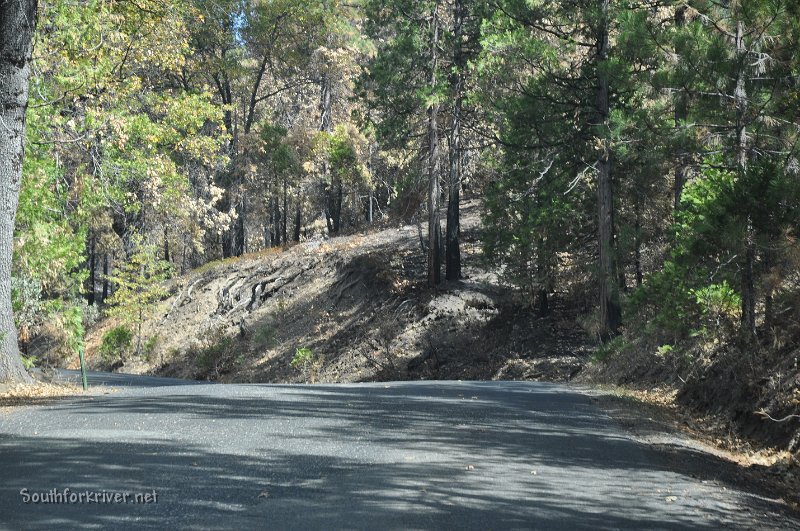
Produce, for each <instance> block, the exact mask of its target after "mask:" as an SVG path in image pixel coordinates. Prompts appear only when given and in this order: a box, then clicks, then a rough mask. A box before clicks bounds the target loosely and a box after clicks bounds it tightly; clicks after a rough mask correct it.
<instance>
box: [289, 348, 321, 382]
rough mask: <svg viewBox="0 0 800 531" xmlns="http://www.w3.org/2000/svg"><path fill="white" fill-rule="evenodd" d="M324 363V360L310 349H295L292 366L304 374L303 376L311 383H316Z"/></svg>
mask: <svg viewBox="0 0 800 531" xmlns="http://www.w3.org/2000/svg"><path fill="white" fill-rule="evenodd" d="M323 362H324V358H323V357H322V356H318V355H316V354H314V351H313V350H311V349H310V348H308V347H301V348H298V349H295V351H294V357H292V361H291V365H292V367H294V368H295V369H298V370H299V371H300V372H302V374H303V376H304V377H305V378H306V379H308V380H309V381H311V383H314V382H316V381H317V376H318V374H319V370H320V369H321V368H322V363H323Z"/></svg>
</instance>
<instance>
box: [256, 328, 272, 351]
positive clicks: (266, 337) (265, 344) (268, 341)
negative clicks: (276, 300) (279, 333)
mask: <svg viewBox="0 0 800 531" xmlns="http://www.w3.org/2000/svg"><path fill="white" fill-rule="evenodd" d="M277 341H278V339H277V337H276V333H275V328H273V327H272V326H271V325H263V326H261V327H259V328H258V330H256V332H255V334H253V346H254V347H255V348H257V349H259V350H262V349H265V348H269V347H271V346H273V345H275V343H276V342H277Z"/></svg>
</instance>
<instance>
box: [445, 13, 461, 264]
mask: <svg viewBox="0 0 800 531" xmlns="http://www.w3.org/2000/svg"><path fill="white" fill-rule="evenodd" d="M463 24H464V6H463V4H462V1H461V0H456V1H455V3H454V4H453V40H454V46H453V65H454V67H455V68H454V72H453V74H452V76H451V81H450V90H451V93H452V95H453V128H452V131H451V133H450V135H451V136H450V176H449V177H450V178H449V180H448V187H447V190H448V197H447V229H446V237H445V241H446V246H445V278H446V279H447V280H458V279H460V278H461V246H460V241H459V237H460V232H461V213H460V211H459V209H460V205H459V203H460V200H461V197H460V192H461V110H462V105H463V94H462V91H463V85H464V73H463V69H464V64H463V62H464V60H463V58H464V54H463V50H462V42H461V41H462V39H461V35H462V30H463Z"/></svg>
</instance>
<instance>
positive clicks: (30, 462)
mask: <svg viewBox="0 0 800 531" xmlns="http://www.w3.org/2000/svg"><path fill="white" fill-rule="evenodd" d="M212 387H213V388H214V390H215V391H216V390H217V389H218V388H222V387H224V386H209V389H210V388H212ZM202 388H203V386H197V387H195V386H192V387H191V388H184V389H177V388H175V389H164V390H162V391H159V392H154V393H152V394H150V395H146V396H140V395H130V396H127V395H126V394H124V393H120V394H118V395H113V396H104V397H100V398H99V399H97V400H94V401H93V402H92V403H91V404H86V403H84V404H82V405H81V407H80V408H76V407H75V404H71V403H68V402H62V403H59V404H58V405H56V406H53V407H51V408H48V409H49V410H50V411H53V410H55V411H58V412H59V413H60V416H59V418H63V419H64V422H67V423H69V422H70V419H72V420H74V421H75V422H76V426H75V427H76V429H80V433H81V435H82V436H85V437H86V438H87V439H88V440H81V439H78V438H77V437H76V438H73V436H70V435H68V433H69V425H68V424H66V425H65V427H64V430H63V434H62V435H60V436H56V435H55V434H54V433H61V432H51V433H50V434H49V435H48V436H46V437H37V436H30V435H5V436H3V438H2V439H0V466H2V469H3V470H4V476H5V478H4V482H3V485H2V487H0V515H2V516H0V522H5V523H7V524H9V525H10V526H11V527H18V526H22V527H25V528H53V527H56V526H60V527H67V528H71V527H77V526H79V525H80V526H91V525H94V526H98V527H113V528H122V527H136V528H164V527H174V528H203V529H215V528H230V527H231V526H234V527H244V528H254V527H255V528H272V527H275V528H281V529H284V528H295V529H332V528H376V527H381V528H389V529H400V528H402V529H419V528H425V529H434V528H436V529H438V528H454V527H457V528H471V529H490V528H492V529H521V528H565V529H618V528H637V529H640V528H647V529H679V528H693V529H696V528H709V529H712V528H713V529H716V528H719V527H721V526H732V527H753V525H754V523H753V522H754V521H753V520H752V517H751V516H750V515H749V514H748V512H758V513H760V514H763V513H767V512H769V513H774V512H775V511H780V509H781V508H780V506H778V504H776V503H774V502H771V501H769V500H766V499H763V498H760V497H758V496H756V495H752V494H746V493H744V492H740V491H736V492H732V493H731V494H730V495H727V494H726V495H725V496H721V495H719V492H720V489H718V488H715V486H714V484H715V482H717V481H719V482H721V483H722V484H723V485H727V483H726V479H725V478H724V476H725V473H724V471H721V469H723V468H725V467H726V466H730V465H731V464H730V463H726V462H723V461H722V460H718V459H716V458H714V457H712V456H708V455H705V454H702V453H700V452H697V451H694V450H691V449H678V450H676V451H675V454H674V455H673V456H672V458H671V459H669V460H668V461H665V460H663V459H661V460H659V459H653V458H652V455H650V454H649V453H648V451H647V450H646V449H645V448H644V447H643V446H642V445H640V444H638V443H637V442H635V441H633V440H631V439H629V438H626V437H625V436H624V435H622V434H620V433H619V432H617V431H615V430H613V429H612V428H611V427H610V426H609V424H608V423H607V422H604V421H603V419H602V417H598V415H597V413H596V410H595V409H594V408H593V407H592V406H591V404H590V402H589V400H588V399H586V398H585V397H583V398H579V399H578V400H577V402H576V401H575V397H574V396H572V397H570V396H569V395H568V394H565V393H563V391H559V390H558V388H556V387H551V386H537V387H533V386H530V385H526V384H522V383H520V384H516V383H508V384H505V386H504V387H503V391H502V393H501V392H498V391H497V388H493V387H491V386H488V385H486V384H480V383H466V382H464V383H458V384H456V383H453V384H451V385H450V386H446V387H442V386H436V385H431V384H426V383H413V384H403V385H389V386H383V385H370V386H358V387H354V386H348V387H335V386H285V387H280V388H276V387H264V386H257V385H251V386H237V388H236V394H235V395H231V394H230V393H228V394H225V393H222V392H221V391H216V392H201V391H200V389H202ZM559 402H561V403H559ZM558 411H560V412H562V413H555V412H558ZM143 418H145V419H147V422H146V424H145V425H141V419H143ZM108 419H113V420H114V422H115V423H117V424H119V426H121V427H126V426H127V427H129V428H130V427H131V426H133V425H136V426H137V428H136V429H135V430H134V429H128V430H125V431H122V432H120V431H119V429H120V428H116V430H117V431H114V428H112V427H108V428H109V430H112V431H109V432H107V433H108V434H109V435H108V436H107V438H104V435H103V433H104V432H103V428H104V426H103V423H104V422H108ZM311 419H313V421H310V420H311ZM137 422H139V423H140V424H136V423H137ZM212 423H213V425H212ZM93 430H94V431H93ZM164 434H172V435H171V436H169V438H168V440H165V439H164ZM204 434H205V435H204ZM120 439H121V440H124V441H127V442H122V441H121V440H120ZM198 440H199V441H208V442H207V443H203V444H200V443H198V442H197V441H198ZM189 441H191V442H189ZM704 482H705V483H704ZM66 486H69V487H70V488H72V489H73V490H79V489H91V490H104V489H105V490H109V491H121V490H122V491H126V490H127V491H132V492H135V491H147V490H152V489H155V490H156V491H157V492H158V493H159V502H158V504H154V505H130V504H129V505H122V506H119V505H82V506H72V505H25V504H23V503H22V500H21V497H20V495H19V490H20V489H22V488H28V489H30V491H39V492H42V491H47V490H49V489H52V488H63V487H66ZM728 486H729V488H731V490H733V488H734V485H728ZM23 524H24V525H23ZM764 525H765V526H766V527H773V528H774V527H779V526H780V525H782V524H781V523H780V522H778V521H765V522H764Z"/></svg>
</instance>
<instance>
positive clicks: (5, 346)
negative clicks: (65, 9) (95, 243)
mask: <svg viewBox="0 0 800 531" xmlns="http://www.w3.org/2000/svg"><path fill="white" fill-rule="evenodd" d="M36 11H37V10H36V0H0V382H20V381H29V380H30V376H28V373H27V372H26V371H25V368H24V367H23V366H22V360H21V359H20V355H19V346H18V344H17V328H16V325H15V323H14V313H13V309H12V306H11V261H12V253H13V251H14V220H15V217H16V213H17V205H18V204H19V190H20V181H21V180H22V161H23V159H24V145H25V144H24V142H25V111H26V109H27V106H28V79H29V76H30V59H31V53H32V51H33V33H34V29H35V27H36V16H37V12H36Z"/></svg>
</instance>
